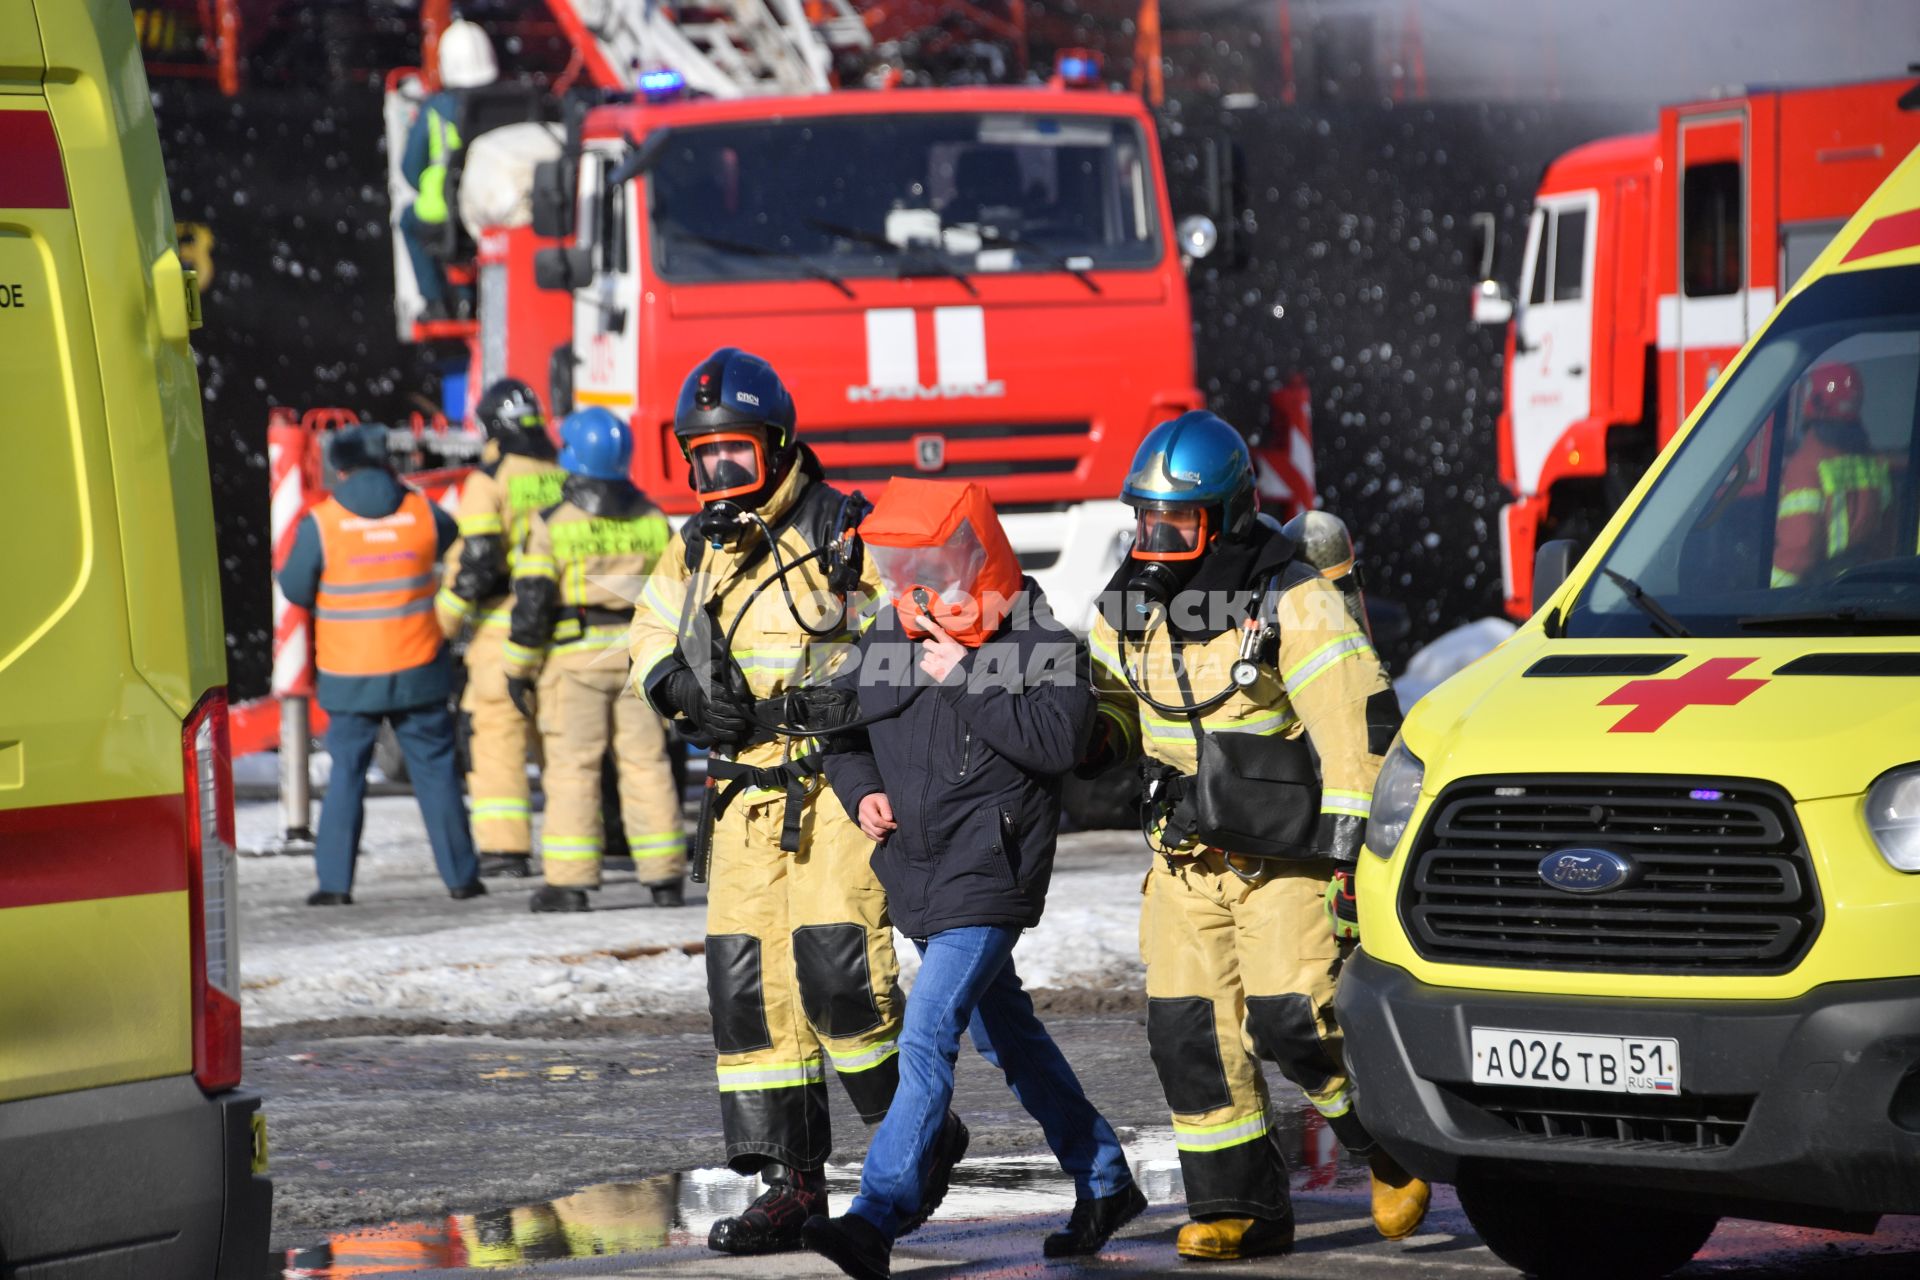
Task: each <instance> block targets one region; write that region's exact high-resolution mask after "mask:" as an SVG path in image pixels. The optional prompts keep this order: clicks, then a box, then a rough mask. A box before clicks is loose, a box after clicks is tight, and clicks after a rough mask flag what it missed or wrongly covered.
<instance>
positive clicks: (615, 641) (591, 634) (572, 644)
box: [553, 623, 627, 653]
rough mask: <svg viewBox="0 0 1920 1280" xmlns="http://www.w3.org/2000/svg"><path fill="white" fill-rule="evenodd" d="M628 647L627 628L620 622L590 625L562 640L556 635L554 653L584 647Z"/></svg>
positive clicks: (578, 649) (574, 650)
mask: <svg viewBox="0 0 1920 1280" xmlns="http://www.w3.org/2000/svg"><path fill="white" fill-rule="evenodd" d="M626 647H627V629H626V628H625V627H624V626H621V625H619V624H617V623H616V624H610V625H607V626H595V627H588V628H587V629H586V630H585V631H583V632H581V633H579V634H577V635H571V636H569V637H568V638H567V639H565V640H562V639H561V638H560V636H559V635H558V634H557V633H556V634H555V636H554V645H553V652H554V653H577V652H579V651H580V650H582V649H624V648H626Z"/></svg>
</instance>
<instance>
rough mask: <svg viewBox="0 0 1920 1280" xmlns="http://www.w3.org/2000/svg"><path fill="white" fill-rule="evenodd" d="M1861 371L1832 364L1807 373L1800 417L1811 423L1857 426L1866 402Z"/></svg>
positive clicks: (1843, 364)
mask: <svg viewBox="0 0 1920 1280" xmlns="http://www.w3.org/2000/svg"><path fill="white" fill-rule="evenodd" d="M1863 390H1864V388H1863V387H1862V385H1861V382H1860V371H1859V370H1858V369H1856V368H1854V367H1853V366H1852V365H1850V364H1848V363H1847V362H1846V361H1844V360H1829V361H1827V362H1826V363H1825V364H1817V365H1815V366H1814V367H1813V368H1812V369H1810V370H1809V371H1808V372H1807V391H1806V395H1805V396H1804V397H1803V398H1802V399H1801V401H1800V416H1801V418H1802V419H1804V420H1805V421H1808V422H1858V421H1860V405H1861V402H1862V401H1863V400H1864V399H1865V396H1864V395H1863V394H1862V393H1863Z"/></svg>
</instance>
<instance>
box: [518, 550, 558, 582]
mask: <svg viewBox="0 0 1920 1280" xmlns="http://www.w3.org/2000/svg"><path fill="white" fill-rule="evenodd" d="M513 576H514V577H516V578H558V577H559V576H560V571H559V568H558V566H556V565H555V564H554V562H553V557H552V556H535V555H522V556H521V557H520V558H519V559H518V560H517V561H515V562H514V566H513Z"/></svg>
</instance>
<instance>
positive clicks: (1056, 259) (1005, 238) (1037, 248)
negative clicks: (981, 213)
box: [980, 227, 1102, 293]
mask: <svg viewBox="0 0 1920 1280" xmlns="http://www.w3.org/2000/svg"><path fill="white" fill-rule="evenodd" d="M980 238H981V239H982V240H984V241H986V242H987V243H988V244H1003V245H1006V246H1007V247H1008V248H1010V249H1025V250H1027V251H1028V252H1029V253H1037V254H1039V255H1040V256H1041V257H1043V258H1045V259H1046V260H1047V261H1048V262H1050V263H1052V264H1053V265H1054V266H1055V267H1056V268H1057V269H1059V270H1061V271H1064V272H1066V273H1067V274H1068V275H1070V276H1072V277H1073V278H1074V279H1075V280H1078V281H1079V282H1080V283H1081V284H1083V285H1085V286H1087V288H1089V289H1091V290H1092V291H1093V292H1095V293H1100V292H1102V290H1101V288H1100V282H1099V281H1098V280H1095V279H1094V278H1093V277H1092V276H1091V275H1089V274H1087V269H1086V268H1085V267H1076V266H1074V265H1073V263H1072V262H1070V261H1068V260H1067V257H1066V255H1065V254H1060V253H1055V252H1054V251H1053V250H1051V249H1049V248H1047V247H1046V246H1045V245H1040V244H1035V243H1034V242H1033V241H1031V240H1029V239H1027V238H1026V237H1025V236H1023V235H1018V234H1016V233H1014V232H1012V231H1003V230H1001V229H1000V228H999V227H982V228H980Z"/></svg>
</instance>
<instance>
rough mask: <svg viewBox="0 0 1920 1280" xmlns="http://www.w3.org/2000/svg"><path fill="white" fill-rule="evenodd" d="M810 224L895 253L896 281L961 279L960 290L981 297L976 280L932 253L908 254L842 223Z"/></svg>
mask: <svg viewBox="0 0 1920 1280" xmlns="http://www.w3.org/2000/svg"><path fill="white" fill-rule="evenodd" d="M807 225H808V226H810V227H813V228H815V229H817V230H820V231H824V232H826V233H827V234H828V235H835V236H840V237H841V238H843V239H846V240H852V241H854V242H855V243H857V244H864V245H867V246H869V247H871V248H874V249H880V250H882V251H884V252H887V253H890V254H892V255H893V256H894V257H895V258H896V259H898V264H899V265H897V266H896V267H895V268H894V272H893V274H894V277H895V278H896V279H900V280H905V279H906V278H908V277H909V276H924V275H934V276H951V277H952V278H953V279H955V280H958V281H959V282H960V286H961V288H963V289H965V290H966V291H967V292H968V293H969V294H972V295H973V296H974V297H976V298H977V297H979V296H980V291H979V290H978V289H976V288H974V287H973V281H972V280H969V279H968V278H967V275H966V273H965V272H964V271H962V270H960V268H958V267H956V266H953V265H952V264H950V263H947V262H943V261H942V260H941V259H940V258H938V257H935V256H932V255H930V254H924V253H913V254H909V253H908V252H907V249H906V247H905V246H902V245H897V244H895V243H894V242H893V241H891V240H889V239H887V238H886V237H885V236H883V235H881V234H880V233H878V232H876V231H866V230H863V229H861V228H860V227H849V226H847V225H846V224H845V223H841V222H828V221H827V220H826V219H825V218H808V219H807Z"/></svg>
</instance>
